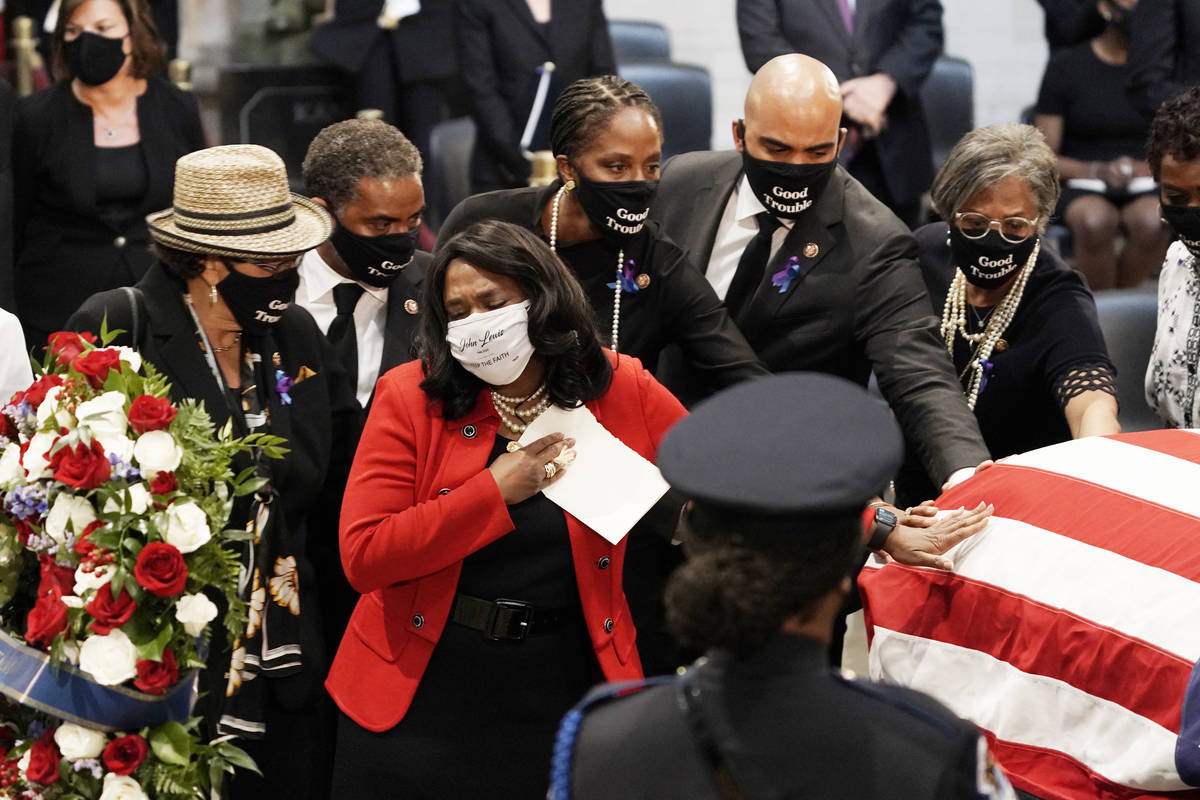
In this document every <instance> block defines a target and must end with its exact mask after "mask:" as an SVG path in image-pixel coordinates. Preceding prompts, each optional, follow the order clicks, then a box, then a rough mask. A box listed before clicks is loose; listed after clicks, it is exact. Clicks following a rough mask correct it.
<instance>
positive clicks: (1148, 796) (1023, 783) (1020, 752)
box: [984, 731, 1200, 800]
mask: <svg viewBox="0 0 1200 800" xmlns="http://www.w3.org/2000/svg"><path fill="white" fill-rule="evenodd" d="M984 733H985V735H987V739H988V745H989V746H990V748H991V751H992V755H993V756H994V757H995V759H996V763H998V764H999V765H1000V768H1001V769H1003V770H1004V772H1005V774H1006V775H1008V779H1009V781H1011V782H1012V785H1013V786H1015V787H1017V788H1018V789H1020V790H1021V791H1023V792H1029V793H1030V794H1032V795H1035V796H1037V797H1040V798H1042V800H1084V798H1104V800H1200V790H1196V791H1182V792H1146V791H1144V790H1141V789H1131V788H1130V787H1128V786H1122V785H1121V784H1119V783H1113V782H1112V781H1110V780H1108V779H1107V778H1105V777H1104V776H1103V775H1097V774H1096V773H1095V772H1093V771H1091V770H1090V769H1088V768H1087V767H1086V766H1084V765H1083V764H1081V763H1080V762H1079V761H1077V760H1075V759H1074V758H1071V757H1070V756H1069V755H1067V754H1066V753H1060V752H1058V751H1057V750H1049V749H1046V748H1041V747H1029V746H1028V745H1023V744H1016V743H1014V742H1006V741H1003V740H1001V739H997V738H996V737H995V736H992V735H991V734H987V732H986V731H985V732H984Z"/></svg>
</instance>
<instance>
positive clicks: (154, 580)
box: [133, 542, 187, 597]
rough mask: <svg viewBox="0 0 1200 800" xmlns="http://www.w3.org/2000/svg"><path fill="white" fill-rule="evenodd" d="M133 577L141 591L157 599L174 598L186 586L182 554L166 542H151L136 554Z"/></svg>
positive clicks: (185, 569) (185, 568)
mask: <svg viewBox="0 0 1200 800" xmlns="http://www.w3.org/2000/svg"><path fill="white" fill-rule="evenodd" d="M133 577H134V578H136V579H137V582H138V583H139V584H140V585H141V587H142V588H143V589H145V590H146V591H147V592H150V593H151V594H156V595H158V596H159V597H174V596H175V595H177V594H179V593H180V592H182V591H183V587H184V585H185V584H187V564H185V563H183V553H180V552H179V550H178V549H177V548H175V547H174V546H172V545H169V544H167V543H166V542H151V543H150V544H148V545H146V546H145V547H143V548H142V552H140V553H138V557H137V563H136V564H134V566H133Z"/></svg>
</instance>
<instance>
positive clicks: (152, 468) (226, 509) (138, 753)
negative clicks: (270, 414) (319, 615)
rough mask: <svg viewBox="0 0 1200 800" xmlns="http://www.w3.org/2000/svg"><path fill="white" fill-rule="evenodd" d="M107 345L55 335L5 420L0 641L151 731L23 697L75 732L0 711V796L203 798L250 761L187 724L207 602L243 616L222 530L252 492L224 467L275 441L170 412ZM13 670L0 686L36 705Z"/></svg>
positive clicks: (229, 625)
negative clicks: (139, 710) (236, 502)
mask: <svg viewBox="0 0 1200 800" xmlns="http://www.w3.org/2000/svg"><path fill="white" fill-rule="evenodd" d="M114 336H115V332H113V333H109V332H108V331H106V330H105V326H101V332H100V339H101V342H100V344H97V343H96V337H95V336H93V335H92V334H90V333H82V334H75V333H68V332H59V333H56V334H53V335H51V337H50V347H49V349H48V352H47V355H46V361H45V364H44V365H38V364H35V376H36V380H35V381H34V382H33V384H32V385H30V386H29V387H28V388H27V389H25V390H24V391H21V392H17V393H16V394H15V395H14V396H13V397H12V398H11V399H10V400H9V402H8V403H7V404H6V405H4V407H3V409H2V410H0V448H2V449H0V629H2V630H0V647H4V648H8V651H10V652H11V653H13V654H15V655H14V656H13V657H14V658H15V657H20V658H23V659H34V660H36V659H39V658H40V659H42V660H43V661H45V662H48V663H49V664H50V665H51V667H52V669H51V672H52V673H54V675H55V676H56V678H55V680H56V681H57V682H58V684H61V682H62V681H63V680H66V679H68V678H71V679H73V680H83V681H86V682H88V684H89V685H90V686H92V687H96V691H97V692H98V693H101V694H102V693H104V692H107V695H104V698H105V699H106V700H108V701H111V702H116V703H124V702H125V701H124V700H123V698H132V700H130V703H132V704H134V705H139V707H150V708H153V709H154V711H152V712H150V713H149V715H148V716H145V714H143V717H144V719H146V720H150V721H151V722H152V723H153V724H151V723H150V722H148V723H146V724H135V725H130V720H131V719H134V720H138V719H142V718H139V717H138V716H137V714H136V713H134V715H133V716H132V717H131V716H130V713H126V711H128V709H126V710H125V711H121V712H120V713H117V714H116V717H115V718H97V715H99V716H100V717H103V714H102V713H100V712H94V711H93V709H92V705H99V706H103V705H104V704H103V703H96V704H84V705H87V709H88V712H91V713H93V716H88V714H87V713H85V712H84V711H83V710H80V709H76V708H73V707H72V708H61V707H56V706H54V705H53V703H52V702H51V701H50V700H42V701H39V702H38V703H36V705H38V707H40V708H43V709H44V708H46V707H47V706H49V707H50V708H55V709H56V710H59V711H60V712H61V714H60V715H61V716H63V717H70V718H72V719H76V720H78V721H80V722H85V723H88V724H87V725H80V724H75V723H73V722H72V723H65V722H59V721H58V720H57V719H55V718H54V717H51V716H47V715H45V714H41V713H37V712H33V711H32V710H31V709H28V708H24V707H22V706H19V705H14V704H12V703H4V704H3V705H0V797H5V796H8V797H21V798H38V797H45V798H102V800H120V799H123V798H142V797H154V798H174V797H180V798H182V797H203V796H207V795H208V792H209V790H210V789H212V788H219V784H220V780H221V777H222V775H223V774H224V773H225V772H231V771H232V770H233V768H234V767H235V766H243V767H250V768H253V762H252V761H250V759H249V758H248V757H247V756H246V755H245V754H244V753H243V752H242V751H241V750H240V749H238V748H237V747H235V746H234V745H233V744H231V743H230V742H228V741H222V742H216V743H212V744H202V743H201V742H200V740H199V737H198V736H197V734H196V732H195V731H196V722H197V720H196V719H194V718H191V717H190V716H189V715H190V712H191V702H192V700H193V699H194V690H195V669H199V668H203V666H204V658H203V656H204V653H205V652H206V650H207V647H208V645H209V643H210V639H211V636H212V632H211V623H212V622H213V621H214V620H215V619H216V617H217V615H218V613H219V610H218V604H221V605H223V606H224V608H225V619H224V622H225V629H226V630H228V631H233V632H235V634H236V632H239V631H241V630H242V628H243V627H244V624H245V615H246V613H247V610H246V604H245V602H243V601H242V600H240V599H239V597H238V581H239V560H238V556H237V553H236V552H235V550H236V548H237V547H238V546H239V545H234V546H230V545H233V543H235V542H240V541H242V540H246V539H249V538H251V537H252V536H253V534H252V533H250V532H247V531H245V530H226V529H225V524H226V522H227V520H228V518H229V514H230V509H231V507H232V503H233V499H234V497H236V496H239V495H245V494H249V493H252V492H254V491H255V490H257V489H258V488H260V486H261V485H262V482H263V481H262V479H261V478H257V477H255V475H254V470H253V469H252V468H248V469H246V470H243V471H242V472H241V473H240V474H237V475H234V474H233V471H232V466H231V464H232V463H233V459H234V458H235V456H237V455H238V454H239V453H242V452H249V451H257V452H259V453H261V454H262V455H264V456H266V457H280V456H281V455H282V454H283V453H284V452H285V451H284V450H283V448H282V447H281V444H282V440H281V439H279V438H278V437H272V436H269V435H256V434H251V435H250V436H246V437H242V438H240V439H239V438H234V437H233V436H232V434H231V428H230V426H228V425H226V426H225V427H224V428H223V429H222V430H221V431H220V432H217V431H215V430H214V425H213V423H212V420H211V419H210V417H209V416H208V413H207V412H206V411H205V410H204V408H203V406H201V405H199V404H197V403H195V402H194V401H191V400H188V401H184V402H183V403H180V404H178V405H175V404H172V403H171V402H170V400H169V398H168V389H169V386H168V383H167V381H166V379H165V378H164V377H163V376H162V375H161V374H159V373H157V372H156V371H155V370H154V368H153V367H152V366H151V365H149V364H143V363H142V360H141V358H140V356H139V355H138V354H137V353H136V352H135V351H134V350H132V349H130V348H125V347H112V346H108V343H109V342H111V341H112V339H113V337H114ZM214 600H216V602H214ZM229 638H232V637H229ZM224 644H225V643H216V644H215V645H214V646H222V645H224ZM8 654H9V653H8V652H6V653H5V654H4V655H5V656H6V657H7V656H8ZM8 663H9V662H8V661H6V669H5V672H4V674H3V675H0V691H3V693H4V694H7V695H8V696H9V697H14V698H18V699H21V700H23V701H24V699H25V698H27V697H30V696H32V697H34V699H35V700H36V699H37V697H36V691H37V690H38V687H37V686H34V685H33V684H32V683H30V684H29V685H25V684H21V685H14V682H16V681H19V680H21V679H22V675H21V670H20V669H19V668H18V667H14V668H13V669H11V670H10V669H9V668H8ZM45 672H46V670H40V671H39V672H38V680H43V678H44V676H43V674H42V673H45ZM62 673H67V674H66V675H63V674H62ZM30 680H32V679H30ZM56 685H57V684H56ZM39 686H42V688H43V689H44V690H45V691H47V692H49V693H50V695H49V696H50V697H53V696H54V685H45V682H44V680H43V684H39ZM31 692H35V694H33V695H31V694H30V693H31ZM180 697H182V707H181V705H180V702H179V698H180ZM113 698H115V700H114V699H113ZM170 698H175V702H174V704H173V707H172V709H170V710H164V709H163V708H158V707H156V706H155V704H156V703H158V704H160V705H161V704H166V703H168V702H170ZM31 705H35V704H34V703H31ZM181 708H182V710H181ZM129 728H134V729H129ZM105 730H107V731H109V732H108V733H106V732H104V731H105Z"/></svg>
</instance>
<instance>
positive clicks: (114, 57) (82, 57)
mask: <svg viewBox="0 0 1200 800" xmlns="http://www.w3.org/2000/svg"><path fill="white" fill-rule="evenodd" d="M124 48H125V37H124V36H122V37H120V38H119V39H110V38H109V37H107V36H101V35H99V34H96V33H88V32H86V31H85V32H83V33H81V34H79V36H78V37H76V38H75V39H74V40H72V41H69V42H66V43H64V44H63V52H64V53H66V56H67V66H68V67H70V68H71V72H72V73H73V74H74V75H75V77H76V78H79V80H81V81H82V82H83V83H85V84H87V85H88V86H99V85H100V84H102V83H108V82H109V81H111V80H112V79H113V78H115V77H117V73H118V72H120V71H121V67H122V66H123V65H124V64H125V58H126V56H125V49H124Z"/></svg>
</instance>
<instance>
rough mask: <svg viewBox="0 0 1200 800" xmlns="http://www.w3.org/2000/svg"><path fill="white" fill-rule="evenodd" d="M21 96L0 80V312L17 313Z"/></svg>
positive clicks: (4, 81) (6, 82)
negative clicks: (16, 164) (16, 143)
mask: <svg viewBox="0 0 1200 800" xmlns="http://www.w3.org/2000/svg"><path fill="white" fill-rule="evenodd" d="M16 102H17V96H16V94H15V93H14V92H13V88H12V86H10V85H9V83H8V81H6V80H4V79H3V78H0V308H4V309H5V310H6V311H13V310H14V309H15V308H16V307H17V304H16V301H15V300H14V299H13V170H12V163H13V162H12V154H13V109H14V108H15V107H16Z"/></svg>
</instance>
